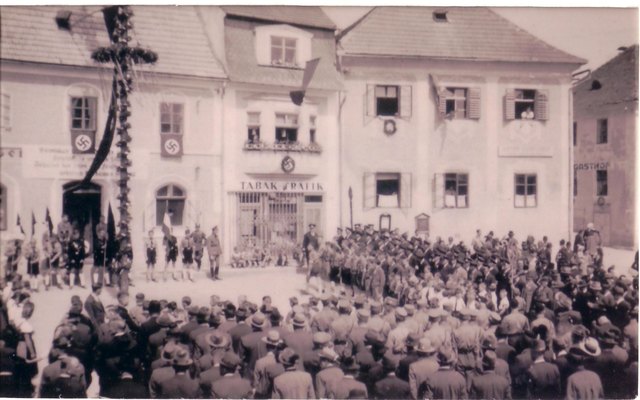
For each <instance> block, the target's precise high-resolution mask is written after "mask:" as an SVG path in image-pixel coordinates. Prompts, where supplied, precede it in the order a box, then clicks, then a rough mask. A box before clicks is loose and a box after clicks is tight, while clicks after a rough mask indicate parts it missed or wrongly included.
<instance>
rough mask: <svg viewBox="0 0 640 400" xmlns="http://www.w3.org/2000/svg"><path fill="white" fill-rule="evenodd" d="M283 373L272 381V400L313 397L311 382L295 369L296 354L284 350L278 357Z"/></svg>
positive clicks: (292, 351)
mask: <svg viewBox="0 0 640 400" xmlns="http://www.w3.org/2000/svg"><path fill="white" fill-rule="evenodd" d="M278 359H279V361H280V363H281V364H282V365H283V366H284V368H285V372H284V373H282V374H280V375H279V376H278V377H276V378H275V379H274V380H273V393H271V397H272V398H274V399H312V398H314V397H315V390H314V388H313V380H312V378H311V375H310V374H309V373H307V372H304V371H300V370H298V369H297V362H298V359H299V357H298V354H296V352H295V351H294V350H293V349H290V348H286V349H284V350H283V351H282V352H280V355H279V356H278Z"/></svg>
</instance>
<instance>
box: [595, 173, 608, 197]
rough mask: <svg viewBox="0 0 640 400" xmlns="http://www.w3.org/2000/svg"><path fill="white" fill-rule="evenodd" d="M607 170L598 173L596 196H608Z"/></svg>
mask: <svg viewBox="0 0 640 400" xmlns="http://www.w3.org/2000/svg"><path fill="white" fill-rule="evenodd" d="M607 178H608V176H607V170H598V171H596V196H608V194H609V187H608V184H607Z"/></svg>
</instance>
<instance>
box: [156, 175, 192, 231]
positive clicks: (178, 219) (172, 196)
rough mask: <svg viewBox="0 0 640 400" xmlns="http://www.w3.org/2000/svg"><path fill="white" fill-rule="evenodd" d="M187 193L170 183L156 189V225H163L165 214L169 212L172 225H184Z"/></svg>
mask: <svg viewBox="0 0 640 400" xmlns="http://www.w3.org/2000/svg"><path fill="white" fill-rule="evenodd" d="M185 202H186V195H185V192H184V190H183V189H181V188H179V187H178V186H176V185H173V184H170V185H167V186H163V187H161V188H160V189H158V190H157V191H156V225H162V222H163V220H164V214H165V213H167V214H169V218H170V220H171V225H172V226H176V225H178V226H179V225H182V222H183V215H184V206H185Z"/></svg>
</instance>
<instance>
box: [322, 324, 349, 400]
mask: <svg viewBox="0 0 640 400" xmlns="http://www.w3.org/2000/svg"><path fill="white" fill-rule="evenodd" d="M322 333H323V334H325V333H324V332H322ZM319 357H320V371H319V372H318V373H317V374H316V378H315V388H316V398H318V399H324V398H327V397H328V395H329V392H330V390H331V389H332V388H333V387H334V386H335V385H336V384H337V383H338V382H339V381H341V380H342V378H343V377H344V372H342V369H340V362H339V356H338V353H336V352H335V351H334V350H333V349H332V348H331V347H324V348H323V349H322V350H320V352H319Z"/></svg>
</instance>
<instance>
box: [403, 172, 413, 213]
mask: <svg viewBox="0 0 640 400" xmlns="http://www.w3.org/2000/svg"><path fill="white" fill-rule="evenodd" d="M410 207H411V174H410V173H404V174H401V175H400V208H410Z"/></svg>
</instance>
